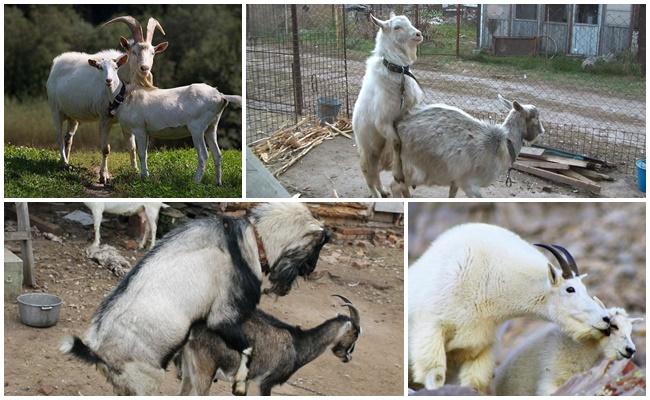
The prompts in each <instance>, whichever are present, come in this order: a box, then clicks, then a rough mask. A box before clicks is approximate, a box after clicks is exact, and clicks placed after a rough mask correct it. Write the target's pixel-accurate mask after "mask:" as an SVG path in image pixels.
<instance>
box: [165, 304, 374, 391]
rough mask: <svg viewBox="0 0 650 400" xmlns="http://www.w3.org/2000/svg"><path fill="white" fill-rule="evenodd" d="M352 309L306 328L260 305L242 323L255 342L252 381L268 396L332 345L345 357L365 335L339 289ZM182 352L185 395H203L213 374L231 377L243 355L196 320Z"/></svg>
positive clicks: (180, 362) (179, 362) (179, 359)
mask: <svg viewBox="0 0 650 400" xmlns="http://www.w3.org/2000/svg"><path fill="white" fill-rule="evenodd" d="M334 296H337V297H339V298H341V299H342V300H343V301H344V303H343V306H344V307H347V308H348V309H349V312H350V315H349V316H347V315H341V314H339V315H337V316H336V317H334V318H331V319H328V320H327V321H325V322H323V323H322V324H320V325H318V326H316V327H314V328H311V329H307V330H302V329H301V328H300V327H298V326H293V325H289V324H286V323H284V322H282V321H279V320H277V319H276V318H274V317H273V316H271V315H269V314H267V313H265V312H263V311H261V310H259V309H258V310H256V311H255V313H254V314H253V316H252V317H251V318H250V319H249V320H248V321H246V322H245V323H244V325H243V330H244V334H245V335H246V338H247V339H248V341H249V342H250V343H251V346H252V347H253V352H254V356H253V357H251V360H250V365H249V372H248V381H249V382H250V381H252V382H254V383H256V384H257V385H258V386H259V390H260V394H261V395H262V396H270V395H271V389H273V387H274V386H277V385H281V384H283V383H285V382H286V381H287V380H288V379H289V378H290V377H291V375H293V374H294V373H295V372H296V371H297V370H298V369H300V368H302V367H303V366H305V365H306V364H308V363H310V362H311V361H313V360H314V359H316V358H317V357H318V356H320V355H321V354H323V353H324V352H325V351H326V350H327V349H328V348H331V349H332V352H333V353H334V355H335V356H336V357H338V358H339V359H341V361H343V362H344V363H347V362H349V361H350V360H351V359H352V352H353V351H354V347H355V345H356V342H357V339H358V338H359V336H360V335H361V319H360V317H359V311H358V310H357V309H356V308H355V307H354V305H352V303H351V302H350V300H348V299H346V298H345V297H343V296H341V295H334ZM179 354H180V356H179V357H177V358H176V359H175V362H176V365H177V367H179V365H180V370H181V375H182V386H181V393H180V394H181V395H202V396H205V395H207V394H208V393H209V391H210V386H211V385H212V382H213V380H214V381H215V382H216V380H217V379H224V380H231V379H232V378H233V377H234V376H235V374H236V372H237V368H238V366H239V365H240V363H241V355H240V354H239V353H237V352H236V351H234V350H232V349H230V348H228V345H227V344H226V343H225V342H224V340H223V339H222V338H221V337H220V336H219V335H217V334H215V333H214V332H213V331H211V330H210V329H209V328H208V327H207V326H206V325H205V324H198V325H195V326H194V327H193V328H192V330H191V332H190V337H189V340H188V342H187V344H186V345H185V346H184V347H183V350H182V352H181V353H179Z"/></svg>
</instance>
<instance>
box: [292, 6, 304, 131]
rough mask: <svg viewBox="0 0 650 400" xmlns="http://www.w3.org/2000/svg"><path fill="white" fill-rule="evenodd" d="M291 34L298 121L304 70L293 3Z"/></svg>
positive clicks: (294, 97) (296, 16) (294, 96)
mask: <svg viewBox="0 0 650 400" xmlns="http://www.w3.org/2000/svg"><path fill="white" fill-rule="evenodd" d="M291 36H292V42H293V63H292V68H291V74H292V78H293V99H294V104H295V109H296V122H297V121H298V117H300V116H302V105H303V104H302V72H301V71H300V41H299V38H298V12H297V10H296V5H295V4H292V5H291Z"/></svg>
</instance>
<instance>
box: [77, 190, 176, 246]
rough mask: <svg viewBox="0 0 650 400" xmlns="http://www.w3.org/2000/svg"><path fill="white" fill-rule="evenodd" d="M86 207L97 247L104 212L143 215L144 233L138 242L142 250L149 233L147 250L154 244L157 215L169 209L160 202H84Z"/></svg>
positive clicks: (94, 244)
mask: <svg viewBox="0 0 650 400" xmlns="http://www.w3.org/2000/svg"><path fill="white" fill-rule="evenodd" d="M84 204H85V205H86V207H88V208H89V209H90V211H91V212H92V214H93V225H94V229H95V241H94V242H93V246H99V241H100V238H101V235H100V233H99V228H100V227H101V224H102V216H103V215H104V213H105V212H107V213H110V214H116V215H135V214H140V213H143V214H144V216H145V217H146V219H147V224H146V225H145V231H144V234H143V235H142V239H141V240H140V244H139V247H140V248H143V247H144V244H145V242H146V241H147V235H148V234H149V233H151V241H150V242H149V243H150V244H149V248H150V249H151V248H152V247H153V246H154V245H155V244H156V231H157V227H158V223H157V221H158V213H159V212H160V209H161V208H166V207H169V206H168V205H166V204H164V203H161V202H148V203H125V202H112V203H104V202H86V203H84Z"/></svg>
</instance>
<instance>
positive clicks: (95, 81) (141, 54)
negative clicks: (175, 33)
mask: <svg viewBox="0 0 650 400" xmlns="http://www.w3.org/2000/svg"><path fill="white" fill-rule="evenodd" d="M114 22H124V23H125V24H126V25H127V26H128V27H129V29H130V30H131V33H132V36H133V38H132V39H130V40H127V39H125V38H124V37H122V38H120V41H121V43H122V46H123V47H124V48H125V49H126V50H127V54H130V55H131V57H130V58H129V60H130V61H129V63H127V64H123V65H121V68H120V70H119V75H120V76H121V77H122V80H124V81H126V82H128V81H129V80H130V79H131V78H132V76H135V79H136V80H138V81H140V82H146V83H147V84H151V82H153V78H152V75H151V67H152V65H153V59H154V55H155V54H157V53H161V52H163V51H164V50H165V49H166V48H167V45H168V43H167V42H163V43H160V44H158V45H156V46H153V45H152V44H151V40H152V39H153V34H154V31H155V29H158V30H160V32H162V33H163V34H164V31H163V29H162V27H161V26H160V24H159V23H158V21H157V20H156V19H154V18H149V23H148V25H147V36H146V38H144V37H143V34H142V27H141V26H140V23H139V22H138V21H137V20H135V18H133V17H130V16H124V17H118V18H115V19H112V20H110V21H108V22H107V23H106V24H104V25H107V24H111V23H114ZM123 54H124V53H122V52H121V51H118V50H104V51H100V52H99V53H95V54H86V53H79V52H67V53H63V54H61V55H59V56H57V57H56V58H54V61H53V62H52V68H51V69H50V75H49V76H48V78H47V100H48V103H49V106H50V110H51V112H52V119H53V121H54V127H55V129H56V132H57V138H58V143H59V151H60V155H61V161H62V162H63V163H64V164H65V165H69V163H70V149H71V148H72V140H73V137H74V134H75V132H76V131H77V128H78V127H79V122H80V121H81V122H91V121H99V136H100V140H101V151H102V163H101V166H100V169H99V181H100V182H102V183H105V182H107V180H108V176H109V174H108V155H109V154H110V152H111V147H110V144H109V143H108V136H109V133H110V130H111V126H112V125H113V122H114V120H113V117H112V115H111V114H110V113H109V108H110V107H111V102H112V101H113V99H112V98H111V97H110V96H109V95H108V94H107V92H106V90H105V89H104V88H105V85H106V84H108V83H109V82H106V81H105V77H104V76H103V74H100V73H98V72H97V71H95V70H92V69H89V68H87V64H88V59H89V58H92V59H117V58H119V57H121V56H122V55H123ZM64 122H67V128H68V129H67V133H66V135H65V138H64V136H63V123H64ZM129 145H130V149H129V152H130V155H131V165H132V166H133V167H134V168H136V164H135V142H134V139H133V138H130V140H129Z"/></svg>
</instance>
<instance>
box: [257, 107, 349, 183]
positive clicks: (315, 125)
mask: <svg viewBox="0 0 650 400" xmlns="http://www.w3.org/2000/svg"><path fill="white" fill-rule="evenodd" d="M339 135H340V136H345V137H346V138H348V139H352V123H350V121H349V120H347V119H339V120H337V121H336V122H335V123H334V124H330V123H328V122H324V124H323V125H321V124H320V123H319V121H318V120H316V119H313V118H309V117H305V118H303V119H302V120H300V121H299V122H298V123H297V124H294V125H291V126H285V127H281V128H280V129H278V130H276V131H275V132H273V133H272V134H271V136H269V137H268V138H264V139H262V140H260V141H257V142H254V143H252V150H253V153H255V155H257V156H258V157H259V158H260V160H262V162H264V164H272V165H274V166H278V167H277V168H276V169H275V170H274V171H273V175H274V176H279V175H281V174H283V173H284V172H286V171H287V170H288V169H289V168H290V167H291V166H292V165H294V164H295V163H296V162H298V160H300V159H301V158H302V157H304V156H305V155H306V154H307V153H309V151H311V150H312V149H313V148H314V147H316V146H318V145H319V144H321V143H323V142H324V141H325V140H331V139H334V138H335V137H336V136H339Z"/></svg>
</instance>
